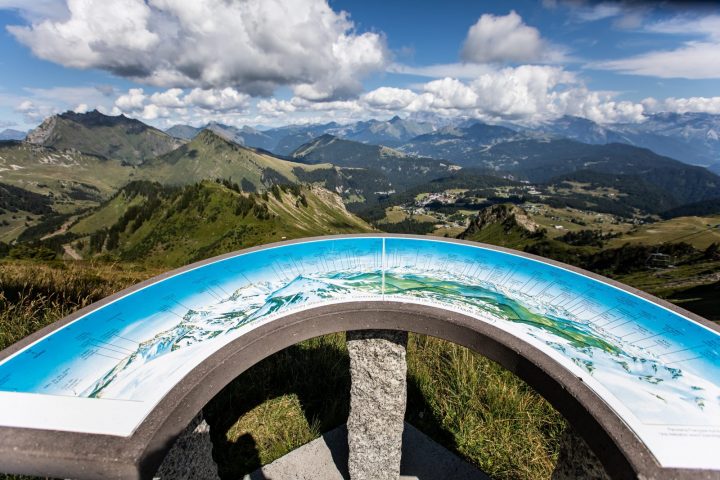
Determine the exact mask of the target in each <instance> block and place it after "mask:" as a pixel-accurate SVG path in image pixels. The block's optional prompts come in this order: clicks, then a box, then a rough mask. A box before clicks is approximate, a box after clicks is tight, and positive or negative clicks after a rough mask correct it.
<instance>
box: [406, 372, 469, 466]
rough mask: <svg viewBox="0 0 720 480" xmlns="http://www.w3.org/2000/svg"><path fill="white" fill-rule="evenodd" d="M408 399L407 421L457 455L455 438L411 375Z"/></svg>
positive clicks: (409, 376) (408, 384)
mask: <svg viewBox="0 0 720 480" xmlns="http://www.w3.org/2000/svg"><path fill="white" fill-rule="evenodd" d="M407 397H408V398H407V410H406V411H405V421H406V422H408V423H409V424H410V425H412V426H413V427H415V428H417V429H418V430H420V431H421V432H423V433H424V434H425V435H427V436H428V437H430V438H432V439H433V440H434V441H436V442H437V443H439V444H440V445H442V446H443V447H445V448H447V449H448V450H450V451H451V452H454V453H456V454H457V442H456V441H455V436H454V435H453V434H452V432H450V431H449V430H448V429H447V428H445V427H443V425H442V421H441V419H440V418H439V417H438V416H437V415H436V413H435V412H434V411H433V409H432V407H431V406H430V404H429V403H428V402H427V400H426V398H425V396H424V395H423V393H422V390H420V386H419V385H418V382H417V380H415V378H413V377H412V376H411V375H408V377H407Z"/></svg>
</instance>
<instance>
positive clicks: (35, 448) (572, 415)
mask: <svg viewBox="0 0 720 480" xmlns="http://www.w3.org/2000/svg"><path fill="white" fill-rule="evenodd" d="M353 237H385V238H417V239H424V240H428V238H427V237H423V236H417V235H388V234H383V235H375V234H364V235H342V236H335V237H315V238H307V239H302V240H294V241H289V242H281V243H275V244H269V245H265V246H262V247H256V248H252V249H247V250H244V251H243V252H251V251H255V250H261V249H265V248H271V247H274V246H279V245H288V244H293V243H301V242H306V241H314V240H328V239H332V238H338V239H340V238H353ZM438 240H440V239H438ZM442 241H451V242H455V243H461V244H466V245H471V246H481V247H483V248H487V249H490V250H497V251H500V252H505V253H511V254H514V255H521V256H523V257H526V258H529V259H533V260H537V261H540V262H544V263H547V264H550V265H555V266H559V267H561V268H565V269H567V270H570V271H573V272H575V273H579V274H581V275H585V276H587V277H590V278H593V279H596V280H599V281H601V282H604V283H607V284H610V285H612V286H614V287H617V288H619V289H621V290H624V291H626V292H628V293H631V294H634V295H637V296H639V297H642V298H645V299H647V300H649V301H651V302H654V303H656V304H659V305H660V306H662V307H665V308H668V309H670V310H672V311H674V312H676V313H678V314H680V315H683V316H685V317H687V318H690V319H692V320H694V321H696V322H698V323H700V324H702V325H704V326H706V327H708V328H710V329H712V330H715V331H718V332H720V327H718V326H717V325H715V324H714V323H712V322H709V321H708V320H705V319H703V318H701V317H699V316H697V315H695V314H693V313H691V312H688V311H686V310H684V309H682V308H679V307H677V306H675V305H672V304H670V303H668V302H666V301H663V300H660V299H657V298H655V297H653V296H651V295H648V294H647V293H644V292H642V291H639V290H637V289H634V288H631V287H628V286H626V285H623V284H620V283H618V282H615V281H612V280H609V279H607V278H604V277H601V276H599V275H596V274H593V273H591V272H587V271H585V270H582V269H579V268H576V267H572V266H569V265H565V264H562V263H560V262H555V261H552V260H548V259H545V258H542V257H538V256H535V255H530V254H525V253H522V252H517V251H514V250H510V249H505V248H500V247H495V246H491V245H484V244H477V243H474V242H467V241H461V240H449V239H442ZM235 255H237V253H231V254H227V255H222V256H219V257H215V258H211V259H208V260H204V261H202V262H198V263H195V264H193V265H189V266H187V267H183V268H180V269H177V270H174V271H171V272H167V273H165V274H162V275H160V276H158V277H155V278H152V279H150V280H147V281H145V282H142V283H140V284H138V285H135V286H134V287H131V288H129V289H127V290H124V291H122V292H119V293H117V294H115V295H112V296H110V297H107V298H105V299H103V300H101V301H99V302H97V303H95V304H93V305H91V306H89V307H86V308H84V309H82V310H80V311H78V312H76V313H74V314H73V315H70V316H68V317H66V318H64V319H62V320H60V321H58V322H56V323H54V324H52V325H50V326H48V327H46V328H44V329H42V330H40V331H38V332H36V333H34V334H33V335H30V336H29V337H27V338H25V339H23V340H21V341H20V342H18V343H16V344H14V345H12V346H11V347H9V348H7V349H5V350H4V351H2V352H0V360H2V359H3V358H6V357H7V356H9V355H12V354H13V353H15V352H17V351H18V350H20V349H22V348H23V347H25V346H26V345H29V344H30V343H32V342H34V341H36V340H38V339H40V338H42V337H44V336H46V335H48V334H49V333H51V332H52V331H54V330H57V329H58V328H61V327H62V326H64V325H65V324H67V323H70V322H72V321H73V320H75V319H76V318H78V317H80V316H82V315H85V314H87V313H89V312H90V311H92V310H94V309H97V308H99V307H101V306H103V305H105V304H107V303H109V302H112V301H114V300H115V299H117V298H119V297H122V296H125V295H127V294H129V293H132V292H133V291H135V290H138V289H141V288H144V287H146V286H147V285H150V284H153V283H156V282H159V281H162V280H163V279H165V278H167V277H170V276H173V275H176V274H178V273H181V272H183V271H185V270H188V269H191V268H197V267H198V266H201V265H204V264H208V263H212V262H215V261H218V260H221V259H223V258H229V257H232V256H235ZM366 329H373V330H399V331H408V332H414V333H419V334H426V335H430V336H433V337H437V338H442V339H444V340H448V341H450V342H454V343H457V344H459V345H462V346H465V347H467V348H470V349H471V350H473V351H476V352H478V353H480V354H482V355H485V356H486V357H488V358H490V359H491V360H494V361H496V362H498V363H500V364H501V365H503V366H504V367H505V368H507V369H508V370H510V371H511V372H513V373H515V374H516V375H517V376H518V377H520V378H521V379H523V380H524V381H525V382H527V383H528V384H529V385H530V386H531V387H533V388H534V389H535V390H536V391H537V392H538V393H540V394H541V395H542V396H543V397H545V398H546V399H547V400H548V401H549V402H550V403H551V404H552V405H553V406H554V407H555V408H556V409H557V410H558V411H560V413H562V414H563V416H564V417H565V418H566V419H567V420H568V422H569V423H570V424H571V425H572V426H573V428H574V429H575V431H576V432H577V433H578V434H579V435H580V436H581V437H582V438H583V439H584V440H585V441H586V442H587V444H588V445H589V446H590V448H591V449H592V450H593V452H594V453H595V454H596V455H597V457H598V458H599V460H600V461H601V462H602V464H603V466H604V468H605V470H606V472H607V473H608V475H609V476H610V477H611V478H613V479H633V478H638V479H643V480H654V479H656V480H660V479H666V478H674V479H678V480H684V479H687V480H699V479H720V471H717V470H705V469H684V468H683V469H681V468H663V467H661V466H660V465H659V464H658V463H657V461H656V460H655V458H654V457H653V455H652V454H651V453H650V451H649V450H648V448H647V447H646V446H645V444H644V443H643V442H642V441H641V440H640V439H639V438H638V437H637V436H636V435H635V434H634V432H633V431H632V430H631V429H630V428H629V427H628V426H627V425H626V424H625V422H624V421H623V419H622V418H621V417H619V416H618V415H617V414H616V413H615V412H614V411H613V410H612V409H611V408H610V407H609V406H608V405H607V404H606V403H605V402H604V401H603V400H602V398H600V397H599V396H597V395H596V394H595V393H594V392H593V391H592V390H591V389H590V388H589V387H588V386H587V385H585V383H584V382H583V381H582V380H581V379H580V378H578V377H576V376H574V375H572V374H571V373H570V372H569V371H568V370H567V369H565V368H564V367H563V366H562V365H561V364H559V363H558V362H556V361H555V360H553V359H552V358H550V357H549V356H547V355H546V354H545V353H543V352H542V351H540V350H538V349H537V348H535V347H533V346H531V345H529V344H528V343H526V342H525V341H523V340H521V339H519V338H518V337H515V336H513V335H511V334H509V333H507V332H506V331H504V330H501V329H499V328H497V327H494V326H493V325H490V324H488V323H486V322H481V321H478V320H476V319H474V318H472V317H469V316H466V315H463V314H460V313H457V312H452V311H449V310H445V309H442V308H439V307H434V306H426V305H418V304H412V303H405V302H398V301H383V302H362V301H361V302H347V303H340V304H333V305H326V306H320V307H316V308H312V309H308V310H304V311H301V312H296V313H292V314H289V315H287V316H285V317H282V318H279V319H277V320H274V321H272V322H269V323H266V324H264V325H261V326H259V327H257V328H256V329H254V330H252V331H250V332H249V333H247V334H245V335H243V336H242V337H240V338H238V339H236V340H234V341H233V342H231V343H230V344H228V345H225V346H224V347H222V348H220V349H219V350H218V351H216V352H215V353H213V354H212V355H211V356H210V357H208V358H207V359H206V360H204V361H203V362H202V363H201V364H200V365H198V366H197V367H196V368H195V369H193V370H192V371H191V372H190V373H189V374H188V375H187V376H185V377H184V378H183V379H182V380H181V381H180V382H179V383H178V384H177V385H175V387H173V389H172V390H171V391H170V392H169V393H168V394H167V395H166V396H165V397H164V398H163V399H162V400H161V401H160V402H159V403H158V405H157V406H156V407H155V408H154V409H153V410H152V411H151V412H150V413H149V414H148V416H147V417H146V418H145V420H144V421H143V422H142V423H141V424H140V426H139V427H138V428H137V429H136V430H135V432H134V433H133V434H132V435H131V436H129V437H117V436H111V435H97V434H85V433H77V432H63V431H54V430H39V429H26V428H15V427H0V471H4V472H8V473H22V474H30V475H39V476H46V475H47V476H54V477H63V478H77V479H85V478H88V479H91V478H107V479H149V478H152V476H153V474H154V473H155V471H156V470H157V468H158V467H159V466H160V464H161V463H162V461H163V459H164V457H165V455H166V453H167V452H168V451H169V449H170V448H171V447H172V445H173V443H174V441H175V439H177V438H178V436H179V435H180V434H181V433H182V432H183V431H184V430H185V429H186V427H187V426H188V424H190V422H191V421H192V420H193V419H194V418H195V416H196V415H197V414H198V412H200V411H201V409H202V408H203V406H205V404H206V403H207V402H208V401H209V400H210V399H212V398H213V397H214V396H215V395H216V394H217V393H218V392H219V391H220V390H221V389H222V388H223V387H224V386H225V385H227V384H228V383H230V382H231V381H232V380H233V379H234V378H235V377H237V376H238V375H240V374H241V373H242V372H244V371H245V370H247V369H248V368H250V367H251V366H253V365H254V364H256V363H257V362H259V361H260V360H262V359H264V358H266V357H268V356H269V355H271V354H273V353H275V352H278V351H280V350H282V349H284V348H287V347H289V346H291V345H294V344H296V343H298V342H300V341H303V340H307V339H309V338H313V337H317V336H320V335H325V334H329V333H336V332H343V331H348V330H366Z"/></svg>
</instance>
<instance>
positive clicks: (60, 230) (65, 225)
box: [40, 216, 77, 240]
mask: <svg viewBox="0 0 720 480" xmlns="http://www.w3.org/2000/svg"><path fill="white" fill-rule="evenodd" d="M76 219H77V217H75V216H73V217H70V219H69V220H68V221H67V222H65V223H63V224H62V225H60V228H58V229H57V230H55V231H54V232H52V233H48V234H47V235H45V236H44V237H42V238H41V239H40V240H45V239H48V238H51V237H54V236H56V235H62V234H63V233H65V232H67V231H68V228H70V225H72V224H73V222H74V221H75V220H76Z"/></svg>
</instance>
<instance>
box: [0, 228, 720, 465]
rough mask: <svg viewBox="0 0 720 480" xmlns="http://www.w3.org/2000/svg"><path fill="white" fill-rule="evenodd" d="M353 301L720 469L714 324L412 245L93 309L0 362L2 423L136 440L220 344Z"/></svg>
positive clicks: (656, 446) (182, 277)
mask: <svg viewBox="0 0 720 480" xmlns="http://www.w3.org/2000/svg"><path fill="white" fill-rule="evenodd" d="M347 302H400V304H402V305H412V304H419V305H424V306H430V307H436V308H440V309H442V310H443V311H448V312H454V313H455V314H462V315H464V316H465V317H469V318H471V319H473V322H474V323H477V322H480V323H477V324H478V325H491V326H492V327H494V328H497V329H500V330H502V331H504V332H505V333H507V334H510V335H511V336H512V337H514V338H516V339H519V340H521V341H522V343H523V344H526V345H529V346H531V347H533V349H536V350H538V351H540V352H542V353H543V354H545V355H546V356H547V357H549V358H551V359H552V360H554V362H556V363H557V364H558V365H560V366H561V367H562V368H564V369H565V370H566V371H567V372H569V373H570V374H571V376H572V377H574V378H579V379H580V380H581V381H582V382H583V384H584V385H586V386H587V387H589V389H590V390H591V391H592V392H594V394H595V395H596V396H597V397H599V398H600V399H601V400H602V402H604V404H605V405H606V406H607V407H609V411H611V412H614V414H615V415H616V416H617V417H618V418H619V419H621V420H622V423H623V424H624V425H626V426H627V427H628V429H629V431H631V432H632V433H634V435H635V436H636V437H638V438H639V439H640V441H641V442H642V443H643V444H644V445H645V446H647V449H648V450H649V452H651V454H652V456H653V457H654V458H655V461H656V462H657V463H658V464H659V467H660V468H661V469H662V468H674V469H705V470H718V469H720V455H719V454H718V452H720V354H719V352H720V335H719V334H718V331H717V330H716V329H715V328H714V327H713V326H712V325H710V324H709V322H703V321H702V320H700V319H697V318H696V317H694V316H692V315H691V314H688V313H686V312H682V311H681V310H680V309H676V308H672V307H669V306H664V305H661V304H659V303H657V302H656V301H652V299H649V297H647V296H645V295H642V294H635V293H632V292H631V291H630V290H629V289H625V288H620V287H619V286H616V285H615V284H611V283H609V282H607V281H604V280H602V279H601V278H600V277H597V276H594V275H591V274H587V273H586V272H581V271H579V270H577V269H573V268H571V267H565V266H561V265H558V264H554V263H552V262H546V261H543V260H542V259H539V258H537V257H530V256H527V255H524V254H521V253H518V252H511V251H507V250H502V249H497V248H494V247H488V246H481V245H477V244H472V243H468V242H458V241H444V240H439V239H429V238H423V237H412V236H349V237H327V238H319V239H311V240H307V241H300V242H288V243H285V244H276V245H272V246H269V247H261V248H258V249H253V250H251V251H245V252H238V253H235V254H231V255H229V256H225V257H221V258H218V259H213V260H210V261H208V262H203V263H201V264H197V265H193V266H190V267H187V268H186V269H182V270H180V271H177V272H172V273H171V274H169V275H167V276H165V277H161V278H159V279H154V280H152V281H150V282H149V283H148V284H145V285H142V286H140V287H139V288H136V289H134V290H133V289H131V290H130V291H128V292H122V293H121V294H119V295H117V296H116V297H113V298H111V299H110V300H109V301H108V302H106V303H104V304H103V305H101V306H91V307H90V308H89V309H88V310H86V311H84V312H81V314H80V315H79V316H77V317H76V318H73V319H71V321H66V322H65V323H64V324H63V323H62V322H60V324H61V325H60V326H53V327H52V328H51V329H50V331H49V332H44V333H43V334H42V335H41V336H39V337H36V338H33V339H31V343H28V344H27V345H25V346H24V347H22V348H19V349H18V348H16V349H15V351H12V347H11V349H9V350H10V353H8V351H5V352H3V354H4V355H3V354H0V357H2V358H3V360H2V361H1V363H0V426H2V428H7V429H10V430H8V431H14V432H25V433H26V434H32V435H39V434H40V433H42V432H43V431H54V434H56V435H57V432H58V431H59V432H79V433H82V434H84V435H85V436H84V437H83V438H87V436H88V435H89V436H90V438H92V437H93V436H98V434H102V435H110V436H116V437H132V436H133V435H134V432H135V431H136V430H137V429H138V428H139V427H140V426H141V425H142V424H143V422H144V421H146V418H147V417H148V416H149V415H150V414H151V413H152V412H153V411H154V410H155V409H156V407H157V406H158V405H159V404H160V403H161V401H162V399H163V398H164V397H165V396H167V395H168V393H169V392H170V391H171V390H172V389H173V388H174V387H175V386H176V385H177V384H178V383H180V382H181V381H182V380H183V378H185V377H186V376H187V375H188V374H189V373H190V372H191V371H193V370H194V369H195V368H196V367H198V366H199V365H201V364H203V362H204V361H206V360H207V359H208V358H210V357H211V356H212V355H213V354H214V353H215V352H217V351H219V350H220V349H221V348H222V347H224V346H227V345H229V344H231V342H233V341H234V340H237V339H239V338H241V337H243V336H244V335H248V334H249V333H250V332H252V331H253V330H255V329H258V328H260V327H261V326H263V325H266V324H268V323H271V322H273V321H276V320H278V319H281V318H285V317H288V316H289V315H294V314H297V313H298V312H302V311H306V310H309V309H314V308H316V307H320V306H327V305H335V304H343V303H347ZM448 314H450V313H448ZM690 317H692V318H690ZM420 321H422V320H421V318H420V317H419V318H418V322H420ZM438 336H442V334H441V333H440V334H438ZM28 429H29V430H28ZM28 432H30V433H28ZM37 432H40V433H37ZM58 438H59V437H58ZM12 441H13V440H12V439H7V438H5V440H3V442H5V444H6V446H7V444H8V442H10V443H12ZM2 455H6V454H5V453H2ZM6 463H7V462H6ZM14 468H15V469H17V467H14Z"/></svg>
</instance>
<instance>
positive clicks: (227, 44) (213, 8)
mask: <svg viewBox="0 0 720 480" xmlns="http://www.w3.org/2000/svg"><path fill="white" fill-rule="evenodd" d="M545 3H546V5H547V7H548V8H553V9H557V8H571V9H572V12H573V13H572V16H571V18H573V19H574V21H577V22H596V21H599V20H602V19H607V18H616V19H617V21H618V22H621V23H622V25H621V28H637V29H641V30H643V29H644V30H646V31H650V32H654V33H659V34H664V35H668V36H674V35H679V34H681V33H682V32H687V29H692V30H691V31H692V32H695V35H696V36H697V38H696V39H694V40H689V41H686V42H684V43H682V44H681V45H680V46H679V47H677V48H675V49H666V50H660V49H658V50H650V51H646V52H645V53H641V54H636V55H630V56H627V57H622V58H615V59H611V60H606V61H594V62H585V63H583V62H582V61H581V60H579V59H577V58H573V52H572V51H571V49H570V48H568V47H565V46H562V45H558V44H555V43H553V42H552V41H550V40H548V39H547V38H545V37H544V36H543V35H542V33H541V32H540V30H539V29H538V28H536V27H535V26H532V25H529V24H528V23H526V21H525V20H524V19H523V18H522V16H521V15H520V14H518V13H517V12H516V11H514V10H510V11H509V12H508V13H507V14H505V15H502V14H500V15H496V14H490V13H486V14H482V15H481V16H480V17H479V18H478V19H477V21H476V22H475V23H474V24H472V25H471V26H470V27H469V29H468V30H467V33H466V35H465V38H464V41H463V42H462V44H460V45H458V59H457V61H456V62H453V63H447V64H434V65H432V64H431V65H421V66H410V65H404V64H403V63H402V62H398V61H397V59H396V58H395V55H394V54H393V52H392V51H391V50H390V49H389V47H388V39H387V38H386V36H385V34H384V33H382V32H378V31H373V30H370V31H359V30H358V27H357V25H356V24H355V23H354V22H353V20H352V19H351V16H350V14H349V13H346V12H343V11H335V10H333V8H332V7H331V5H330V4H328V2H327V1H326V0H117V1H113V2H108V1H103V0H67V2H64V1H61V0H43V1H42V2H40V4H36V5H35V6H34V7H33V8H30V7H24V6H23V2H20V1H15V0H0V8H10V7H13V8H16V9H19V11H20V12H23V13H24V14H25V17H26V18H27V19H28V24H26V25H14V26H9V27H8V31H9V32H10V33H11V34H12V35H13V36H14V37H15V38H16V39H17V40H18V41H19V42H21V43H22V44H24V45H26V46H27V47H28V48H29V49H30V50H31V51H32V53H33V54H34V55H35V56H37V57H39V58H41V59H44V60H48V61H51V62H54V63H57V64H60V65H63V66H65V67H69V68H74V69H99V70H102V71H106V72H109V73H111V74H112V75H115V76H117V77H122V78H124V79H129V80H131V81H132V82H134V83H135V84H136V85H137V86H135V87H132V88H125V89H123V90H122V91H119V90H117V89H115V88H111V89H110V91H108V92H103V93H102V94H100V93H98V92H97V91H96V92H94V93H93V94H91V95H90V96H89V97H88V99H87V100H80V99H76V96H71V97H70V98H71V99H72V100H66V101H65V104H64V105H63V103H62V100H63V99H62V97H61V95H60V94H59V93H60V92H58V95H56V96H55V97H54V98H53V96H52V95H49V96H48V95H44V96H43V95H41V94H40V93H42V92H40V93H38V91H35V92H33V91H31V90H29V89H28V90H27V95H26V96H25V97H23V98H16V99H15V103H14V108H15V111H16V112H18V113H21V114H23V115H24V116H25V118H26V121H28V122H30V121H37V119H38V118H40V117H41V116H43V115H47V114H48V113H53V112H55V111H59V110H62V109H67V108H70V109H75V110H78V111H83V110H87V109H89V108H99V109H100V110H101V111H103V112H105V113H114V114H120V113H124V114H127V115H130V116H134V117H138V118H141V119H143V120H146V121H151V122H154V123H156V124H159V125H169V124H171V123H180V122H181V123H193V124H201V123H206V122H207V121H209V120H220V121H223V122H225V123H229V124H236V125H239V124H248V123H260V124H277V123H291V122H298V123H302V122H323V121H330V120H335V121H339V122H344V121H356V120H358V119H361V118H369V117H384V116H388V117H389V116H391V115H396V114H401V115H410V114H433V115H440V116H447V117H467V118H478V119H482V120H485V121H490V122H499V121H513V122H518V123H527V124H534V123H540V122H543V121H547V120H551V119H554V118H557V117H560V116H562V115H576V116H581V117H585V118H588V119H591V120H593V121H596V122H599V123H615V122H641V121H643V120H644V119H645V115H647V114H649V113H654V112H658V111H665V110H668V111H676V112H694V111H697V112H707V113H718V114H720V97H690V98H674V97H672V98H665V99H656V98H651V97H650V98H645V99H643V100H637V101H628V100H621V99H620V98H622V96H621V94H620V92H615V91H601V90H596V89H591V88H589V87H588V84H587V80H586V79H587V72H588V70H608V71H617V72H622V73H626V74H632V75H646V76H652V77H657V78H666V77H683V78H703V79H707V78H720V33H718V32H720V16H713V15H710V16H705V17H702V18H698V17H693V18H690V17H683V16H677V17H675V18H673V19H670V20H665V21H663V22H654V23H652V22H650V23H647V22H646V23H645V24H644V25H641V24H642V21H643V20H642V18H643V17H642V15H643V11H641V10H639V9H637V8H636V7H633V8H632V9H628V8H624V7H623V4H621V3H613V4H607V5H605V4H596V5H590V4H587V2H582V1H577V2H562V1H548V0H546V2H545ZM563 5H564V7H563ZM631 20H632V21H631ZM390 76H392V79H393V81H392V82H388V83H386V84H385V85H382V83H384V82H386V81H387V80H388V78H390ZM397 78H404V79H405V81H404V82H398V80H397ZM367 79H373V82H371V83H370V84H372V85H373V88H368V87H367V86H366V85H368V83H366V80H367ZM418 79H420V81H418ZM400 83H403V84H400ZM378 84H381V85H382V86H377V85H378ZM83 88H85V87H83ZM89 88H91V87H87V88H85V89H86V90H88V89H89ZM36 90H37V89H36ZM78 90H82V89H81V88H78ZM12 100H13V99H12V98H9V97H8V99H6V100H5V102H6V103H8V102H10V101H12ZM2 101H3V100H2V98H0V102H2Z"/></svg>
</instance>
